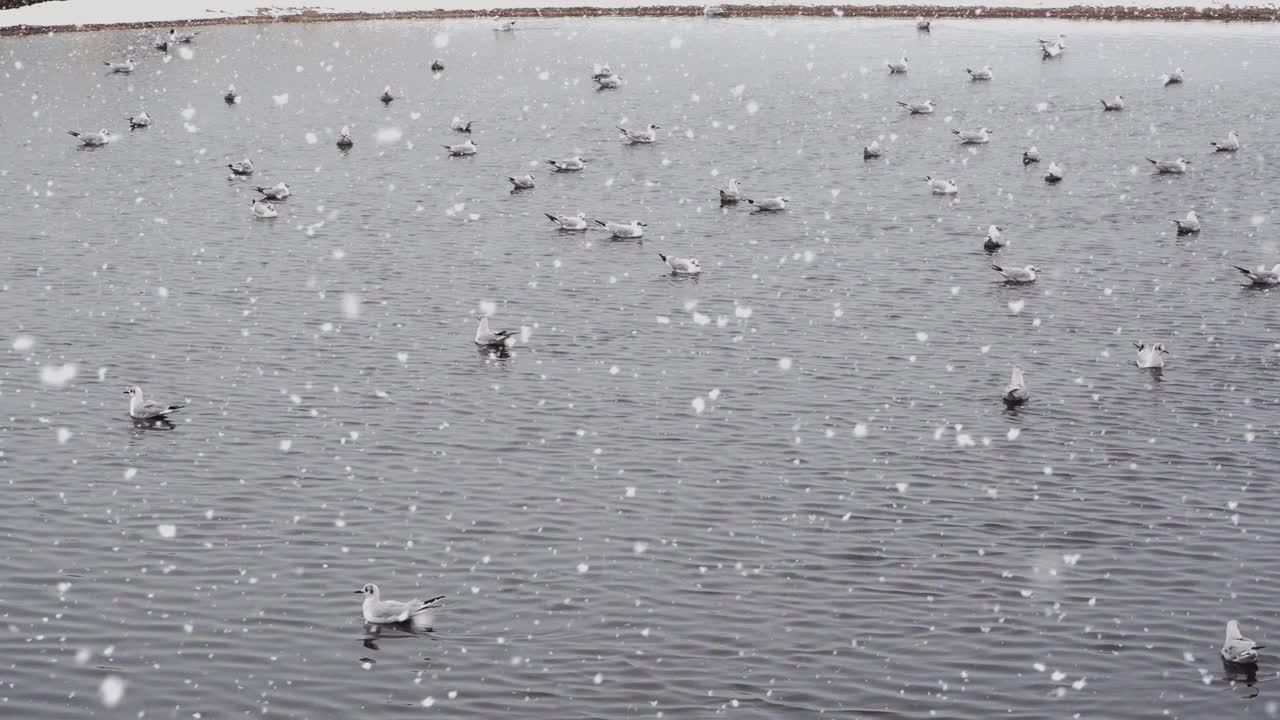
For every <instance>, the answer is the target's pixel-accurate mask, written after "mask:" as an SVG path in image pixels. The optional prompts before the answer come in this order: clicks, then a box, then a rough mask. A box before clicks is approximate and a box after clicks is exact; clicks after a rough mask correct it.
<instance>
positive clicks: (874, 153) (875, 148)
mask: <svg viewBox="0 0 1280 720" xmlns="http://www.w3.org/2000/svg"><path fill="white" fill-rule="evenodd" d="M878 157H880V141H879V140H872V141H871V144H870V145H867V146H864V147H863V148H862V159H863V160H871V159H873V158H878Z"/></svg>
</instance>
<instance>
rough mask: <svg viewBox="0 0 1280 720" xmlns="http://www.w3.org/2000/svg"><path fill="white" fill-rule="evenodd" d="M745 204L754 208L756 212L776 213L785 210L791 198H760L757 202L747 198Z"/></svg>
mask: <svg viewBox="0 0 1280 720" xmlns="http://www.w3.org/2000/svg"><path fill="white" fill-rule="evenodd" d="M747 202H749V203H751V204H752V205H753V206H755V208H756V210H757V211H758V212H778V211H781V210H786V209H787V203H789V202H791V198H788V197H783V196H781V195H779V196H778V197H771V198H761V199H759V200H752V199H751V198H747Z"/></svg>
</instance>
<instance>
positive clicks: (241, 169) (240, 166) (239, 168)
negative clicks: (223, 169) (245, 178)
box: [227, 158, 253, 175]
mask: <svg viewBox="0 0 1280 720" xmlns="http://www.w3.org/2000/svg"><path fill="white" fill-rule="evenodd" d="M227 169H229V170H231V174H232V175H252V174H253V161H252V160H250V159H249V158H245V159H243V160H238V161H236V162H233V163H227Z"/></svg>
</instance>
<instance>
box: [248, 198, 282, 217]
mask: <svg viewBox="0 0 1280 720" xmlns="http://www.w3.org/2000/svg"><path fill="white" fill-rule="evenodd" d="M249 205H250V206H251V207H252V208H253V216H254V217H256V218H259V219H267V218H273V217H277V216H279V215H280V212H279V211H278V210H276V206H275V204H274V203H271V202H268V201H266V200H263V199H262V198H258V199H257V200H250V201H249Z"/></svg>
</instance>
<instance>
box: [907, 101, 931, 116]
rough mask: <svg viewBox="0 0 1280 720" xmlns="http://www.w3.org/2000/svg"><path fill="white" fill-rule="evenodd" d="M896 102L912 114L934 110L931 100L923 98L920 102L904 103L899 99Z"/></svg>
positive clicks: (924, 113) (928, 112)
mask: <svg viewBox="0 0 1280 720" xmlns="http://www.w3.org/2000/svg"><path fill="white" fill-rule="evenodd" d="M898 104H899V105H901V106H902V107H904V108H906V109H907V111H908V112H910V113H911V114H912V115H928V114H930V113H932V112H933V111H934V106H933V101H932V100H925V101H924V102H922V103H904V102H901V101H899V102H898Z"/></svg>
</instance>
